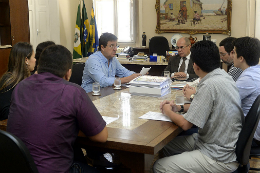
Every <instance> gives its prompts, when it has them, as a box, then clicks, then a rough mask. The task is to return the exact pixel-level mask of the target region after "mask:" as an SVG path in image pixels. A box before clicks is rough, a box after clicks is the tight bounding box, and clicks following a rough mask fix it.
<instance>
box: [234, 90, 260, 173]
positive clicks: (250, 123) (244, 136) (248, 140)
mask: <svg viewBox="0 0 260 173" xmlns="http://www.w3.org/2000/svg"><path fill="white" fill-rule="evenodd" d="M259 118H260V95H259V96H258V97H257V98H256V99H255V101H254V103H253V105H252V107H251V109H250V110H249V112H248V114H247V116H246V117H245V123H244V125H243V127H242V130H241V132H240V134H239V137H238V141H237V147H236V155H237V161H238V162H239V164H240V166H239V167H238V169H237V170H236V171H235V172H234V173H246V172H248V170H249V155H250V150H251V145H252V140H253V137H254V134H255V130H256V127H257V125H258V122H259Z"/></svg>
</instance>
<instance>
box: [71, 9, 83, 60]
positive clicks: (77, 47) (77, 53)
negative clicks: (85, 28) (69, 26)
mask: <svg viewBox="0 0 260 173" xmlns="http://www.w3.org/2000/svg"><path fill="white" fill-rule="evenodd" d="M81 28H82V27H81V15H80V4H79V5H78V12H77V19H76V27H75V35H74V49H73V59H77V58H82V51H81V30H82V29H81Z"/></svg>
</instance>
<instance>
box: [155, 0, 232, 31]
mask: <svg viewBox="0 0 260 173" xmlns="http://www.w3.org/2000/svg"><path fill="white" fill-rule="evenodd" d="M155 9H156V13H157V25H156V29H155V32H156V33H158V34H160V33H188V34H190V35H192V34H198V33H219V34H227V35H231V12H232V0H156V4H155Z"/></svg>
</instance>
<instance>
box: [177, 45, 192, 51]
mask: <svg viewBox="0 0 260 173" xmlns="http://www.w3.org/2000/svg"><path fill="white" fill-rule="evenodd" d="M188 46H189V45H187V46H180V47H178V46H176V47H175V49H176V50H179V49H181V50H182V49H184V48H185V47H188Z"/></svg>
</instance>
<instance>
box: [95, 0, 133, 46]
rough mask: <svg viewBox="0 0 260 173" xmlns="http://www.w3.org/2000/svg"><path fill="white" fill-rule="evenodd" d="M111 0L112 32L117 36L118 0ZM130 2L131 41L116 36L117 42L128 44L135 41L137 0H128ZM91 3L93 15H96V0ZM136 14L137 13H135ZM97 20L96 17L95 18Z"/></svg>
mask: <svg viewBox="0 0 260 173" xmlns="http://www.w3.org/2000/svg"><path fill="white" fill-rule="evenodd" d="M112 1H113V7H114V9H115V10H114V13H113V14H114V33H113V34H115V35H116V36H117V37H118V17H117V16H118V15H117V14H118V10H117V1H119V0H112ZM130 3H131V4H132V8H131V10H130V21H131V25H130V32H131V33H130V39H131V41H123V40H122V41H121V40H120V38H118V43H119V44H128V45H133V44H135V43H136V37H137V34H138V32H137V30H138V28H137V27H138V25H137V23H138V18H137V16H138V1H137V0H130ZM93 5H94V13H95V16H97V14H96V11H97V10H95V9H96V8H97V7H96V0H93ZM135 14H137V15H135ZM96 21H97V18H96ZM98 34H99V36H100V35H101V34H102V33H100V32H98Z"/></svg>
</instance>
